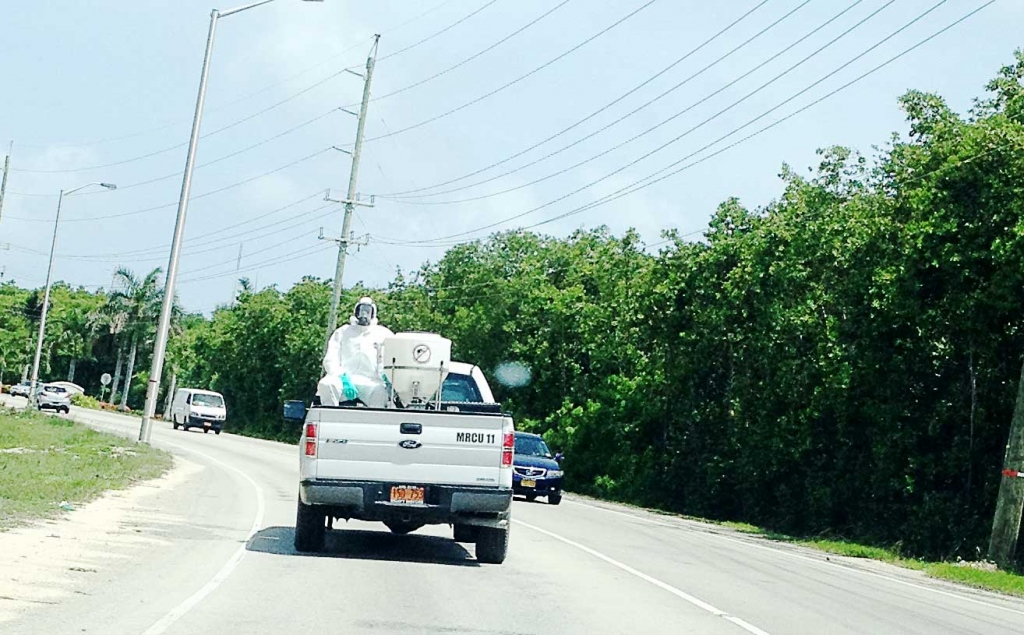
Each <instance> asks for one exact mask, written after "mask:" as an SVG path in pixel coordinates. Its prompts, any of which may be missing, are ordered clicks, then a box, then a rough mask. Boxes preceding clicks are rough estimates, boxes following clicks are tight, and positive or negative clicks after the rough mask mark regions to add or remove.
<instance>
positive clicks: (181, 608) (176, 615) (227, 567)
mask: <svg viewBox="0 0 1024 635" xmlns="http://www.w3.org/2000/svg"><path fill="white" fill-rule="evenodd" d="M164 443H166V444H168V445H172V446H174V447H177V448H181V449H182V450H185V451H187V452H191V453H194V454H198V455H199V456H202V457H203V458H205V459H207V460H208V461H212V462H213V463H215V464H217V465H219V466H221V467H223V468H226V469H228V470H232V471H234V472H235V473H236V474H238V475H239V476H241V477H242V478H244V479H245V480H246V481H248V482H249V484H250V485H252V487H253V489H254V490H255V491H256V517H255V518H253V521H252V526H251V527H250V528H249V534H248V535H247V536H246V538H245V542H244V543H242V545H241V546H240V547H239V548H238V550H237V551H235V553H234V554H233V555H232V556H231V558H229V559H228V561H227V562H225V563H224V566H223V567H221V568H220V571H218V572H217V573H216V575H214V576H213V577H212V578H210V580H209V581H208V582H207V583H206V584H204V585H203V586H202V587H201V588H200V589H199V590H197V591H196V592H195V593H193V594H192V595H190V596H188V597H187V598H185V600H184V601H183V602H182V603H181V604H179V605H178V606H176V607H174V608H173V609H171V610H170V611H169V612H168V613H167V614H166V615H164V616H163V617H161V618H160V619H159V620H157V621H156V622H155V623H154V624H153V625H152V626H150V627H149V628H147V629H146V630H145V631H144V632H143V634H142V635H160V634H161V633H164V632H165V631H166V630H167V629H168V628H170V627H171V625H172V624H174V623H175V622H177V621H178V620H179V619H181V617H182V616H184V615H185V614H186V613H188V612H189V611H190V610H192V609H193V608H195V606H196V605H197V604H199V603H200V602H202V601H203V599H205V598H206V597H207V596H208V595H210V594H211V593H213V592H214V591H215V590H216V589H217V587H219V586H220V585H221V584H222V583H223V582H224V581H225V580H227V579H228V576H230V575H231V574H232V573H233V572H234V571H235V569H236V568H237V567H238V564H239V563H240V562H241V561H242V558H244V557H245V553H246V551H247V545H248V544H249V540H251V539H252V537H253V536H255V535H256V532H258V531H259V530H260V528H261V527H262V526H263V515H264V513H265V512H266V503H265V502H264V499H263V488H261V487H260V486H259V484H258V483H257V482H256V481H255V480H253V478H252V477H251V476H249V475H248V474H246V473H245V472H243V471H242V470H240V469H238V468H237V467H235V466H233V465H228V464H227V463H225V462H224V461H221V460H220V459H217V458H214V457H212V456H210V455H209V454H206V453H205V452H200V451H198V450H194V449H192V448H186V447H185V446H182V445H179V444H177V443H173V442H171V441H164Z"/></svg>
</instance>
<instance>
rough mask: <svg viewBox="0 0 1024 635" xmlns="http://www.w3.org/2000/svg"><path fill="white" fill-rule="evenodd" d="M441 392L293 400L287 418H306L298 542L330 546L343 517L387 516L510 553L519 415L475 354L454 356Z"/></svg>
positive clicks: (398, 529)
mask: <svg viewBox="0 0 1024 635" xmlns="http://www.w3.org/2000/svg"><path fill="white" fill-rule="evenodd" d="M400 368H401V367H400ZM435 374H436V371H435ZM417 388H418V385H417ZM434 396H435V399H434V401H427V402H420V403H418V404H411V405H408V406H405V407H391V408H384V409H379V408H366V407H345V406H344V405H342V406H337V407H329V406H318V405H314V406H313V407H311V408H310V409H309V410H308V411H306V408H305V404H304V403H303V402H288V403H286V404H285V418H286V419H290V420H293V421H294V420H299V419H301V420H302V421H303V431H302V438H301V439H300V441H299V466H300V470H299V472H300V477H299V478H300V482H299V500H298V510H297V512H296V519H295V548H296V549H297V550H298V551H320V550H322V549H323V547H324V540H325V532H326V530H327V529H329V528H333V522H334V520H335V519H340V518H344V519H346V520H347V519H356V520H365V521H379V522H383V523H384V524H385V525H386V526H387V527H388V528H389V529H390V530H391V531H392V532H394V533H396V534H406V533H409V532H410V531H414V530H416V529H418V528H420V527H422V526H423V525H428V524H449V525H452V526H453V528H454V538H455V540H456V541H458V542H466V543H476V557H477V560H479V561H480V562H485V563H492V564H500V563H502V562H503V561H504V560H505V555H506V553H507V551H508V540H509V519H510V512H511V504H512V455H513V451H514V446H515V435H514V432H515V429H514V426H513V423H512V418H511V417H509V416H508V415H505V414H503V413H502V412H501V407H500V405H499V404H497V403H494V397H493V395H492V394H491V389H490V387H489V386H488V384H487V380H486V379H485V378H484V376H483V373H482V372H481V371H480V369H479V368H477V367H475V366H471V365H469V364H460V363H458V362H451V363H450V364H448V366H447V377H446V378H445V379H444V381H443V383H441V392H440V399H437V398H436V397H437V395H436V394H435V395H434Z"/></svg>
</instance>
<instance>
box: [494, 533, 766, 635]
mask: <svg viewBox="0 0 1024 635" xmlns="http://www.w3.org/2000/svg"><path fill="white" fill-rule="evenodd" d="M512 522H514V523H515V524H517V525H522V526H523V527H526V528H527V529H532V530H533V531H536V532H538V533H541V534H544V535H545V536H548V537H549V538H554V539H555V540H558V541H559V542H563V543H565V544H567V545H569V546H570V547H575V548H577V549H579V550H580V551H583V552H584V553H588V554H590V555H592V556H594V557H595V558H597V559H599V560H602V561H604V562H606V563H608V564H610V565H612V566H613V567H617V568H619V569H622V570H623V571H625V572H626V573H628V574H630V575H634V576H636V577H638V578H640V579H641V580H643V581H644V582H647V583H650V584H653V585H654V586H656V587H658V588H659V589H663V590H665V591H668V592H669V593H671V594H672V595H674V596H676V597H677V598H679V599H681V600H685V601H686V602H689V603H690V604H692V605H694V606H696V607H697V608H699V609H703V610H705V611H707V612H708V613H711V614H712V615H714V616H716V617H721V618H722V619H724V620H726V621H729V622H732V623H733V624H735V625H736V626H739V627H740V628H742V629H743V630H745V631H747V632H748V633H753V634H754V635H769V634H768V633H767V632H766V631H763V630H761V629H760V628H758V627H756V626H754V625H753V624H751V623H750V622H747V621H746V620H744V619H742V618H739V617H736V616H735V615H730V614H728V613H726V612H725V611H723V610H722V609H719V608H716V607H714V606H712V605H711V604H708V603H707V602H705V601H704V600H702V599H700V598H698V597H694V596H692V595H690V594H689V593H687V592H686V591H682V590H680V589H677V588H676V587H674V586H672V585H671V584H668V583H667V582H662V581H661V580H659V579H657V578H654V577H651V576H649V575H647V574H646V573H644V572H642V571H637V570H636V569H634V568H633V567H631V566H629V565H628V564H623V563H622V562H619V561H618V560H615V559H613V558H611V557H609V556H606V555H604V554H603V553H601V552H599V551H595V550H594V549H591V548H590V547H587V546H586V545H581V544H580V543H578V542H576V541H574V540H569V539H568V538H566V537H564V536H560V535H558V534H556V533H553V532H550V531H548V530H547V529H541V528H540V527H537V526H536V525H531V524H530V523H525V522H523V521H521V520H516V519H513V520H512Z"/></svg>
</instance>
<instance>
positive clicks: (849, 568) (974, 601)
mask: <svg viewBox="0 0 1024 635" xmlns="http://www.w3.org/2000/svg"><path fill="white" fill-rule="evenodd" d="M563 502H567V503H571V504H573V505H577V506H579V507H588V508H590V509H594V510H597V511H600V512H605V513H607V514H614V515H616V516H625V517H626V518H631V519H633V520H639V521H640V522H643V523H646V524H648V525H656V526H658V527H669V528H672V529H689V530H691V531H693V532H694V533H696V534H701V535H705V536H708V537H710V538H717V539H719V540H726V541H728V542H734V543H736V544H739V545H743V546H745V547H751V548H753V549H761V550H764V551H770V552H772V553H774V554H778V555H782V556H788V557H790V558H796V559H798V560H805V561H807V562H812V563H814V564H817V565H819V566H822V567H826V568H829V569H831V570H832V571H836V568H837V567H838V568H839V570H842V571H849V572H853V573H860V574H863V575H867V576H872V577H875V578H881V579H883V580H888V581H889V582H893V583H895V584H902V585H903V586H908V587H911V588H913V589H919V590H921V591H930V592H932V593H937V594H939V595H944V596H946V597H951V598H956V599H958V600H963V601H964V602H970V603H972V604H978V605H980V606H984V607H988V608H993V609H999V610H1002V611H1007V612H1009V613H1016V614H1017V615H1024V611H1022V610H1020V609H1016V608H1012V607H1009V606H1003V605H1002V604H995V603H993V602H986V601H984V600H979V599H976V598H972V597H970V596H968V595H964V594H962V593H954V592H952V591H945V590H943V589H937V588H935V587H931V586H926V585H924V584H916V583H914V582H908V581H906V580H901V579H899V578H894V577H892V576H889V575H886V574H884V573H878V572H875V571H868V570H866V569H860V568H857V567H854V566H850V565H847V564H843V563H841V562H837V561H833V560H822V559H820V558H812V557H811V556H805V555H803V554H800V553H793V552H791V551H788V550H786V549H779V548H777V547H771V546H768V545H759V544H757V543H755V542H751V541H749V540H742V539H739V538H733V537H732V536H726V535H725V534H722V533H719V532H716V531H710V530H707V529H700V528H697V527H688V526H687V525H685V524H682V523H665V522H660V521H657V520H653V519H649V518H645V517H643V516H640V515H637V514H629V513H626V512H620V511H616V510H614V509H608V508H606V507H601V506H600V505H591V504H589V503H581V502H579V501H570V500H564V501H563ZM683 522H685V523H699V522H700V521H695V520H683ZM822 554H825V552H822ZM825 555H827V554H825ZM1007 601H1013V598H1007Z"/></svg>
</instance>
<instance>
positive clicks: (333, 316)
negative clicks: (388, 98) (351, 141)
mask: <svg viewBox="0 0 1024 635" xmlns="http://www.w3.org/2000/svg"><path fill="white" fill-rule="evenodd" d="M379 41H380V35H376V36H374V38H373V50H372V51H371V52H370V56H369V57H367V58H366V75H365V77H363V80H364V81H363V101H362V104H361V105H360V107H359V123H358V124H357V126H356V142H355V145H354V146H353V148H352V170H351V172H349V176H348V195H347V196H346V197H345V199H344V200H342V201H340V202H342V203H344V204H345V218H344V220H343V221H342V223H341V236H340V237H339V238H338V266H337V268H336V269H335V271H334V292H333V294H332V295H331V313H330V317H329V318H328V321H327V337H326V338H325V339H324V341H325V342H326V341H327V340H330V339H331V335H333V334H334V329H336V328H337V327H338V304H339V303H340V302H341V289H342V284H343V283H342V279H343V278H344V276H345V256H346V255H347V253H348V247H349V242H350V239H351V234H352V211H353V209H354V208H355V206H356V205H357V204H358V203H357V201H356V181H357V179H358V176H359V157H360V155H361V154H362V151H363V130H364V129H365V128H366V109H367V107H368V106H369V105H370V81H371V80H372V79H373V66H374V64H375V63H376V60H377V43H378V42H379ZM357 74H358V73H357ZM339 149H340V148H339ZM342 152H345V151H344V150H342Z"/></svg>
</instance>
